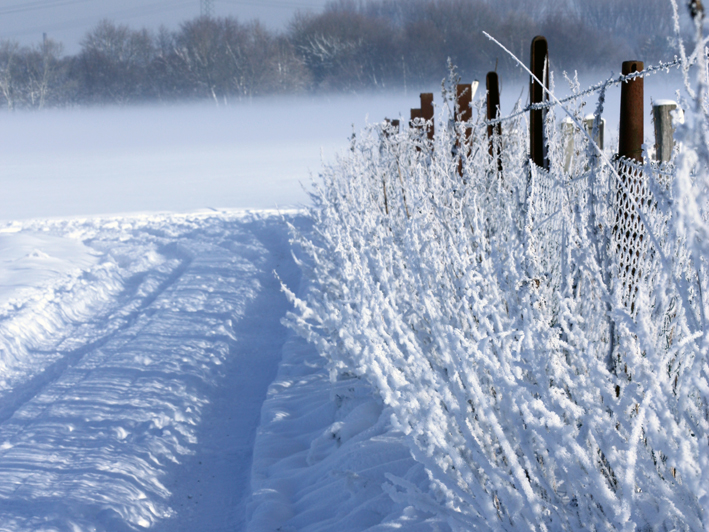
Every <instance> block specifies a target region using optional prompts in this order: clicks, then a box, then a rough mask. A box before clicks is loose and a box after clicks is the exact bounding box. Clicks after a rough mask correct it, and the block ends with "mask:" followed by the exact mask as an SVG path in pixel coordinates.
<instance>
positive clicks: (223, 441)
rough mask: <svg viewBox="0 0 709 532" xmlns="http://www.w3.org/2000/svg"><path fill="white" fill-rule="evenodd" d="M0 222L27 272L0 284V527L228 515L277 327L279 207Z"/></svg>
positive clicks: (238, 525) (206, 520)
mask: <svg viewBox="0 0 709 532" xmlns="http://www.w3.org/2000/svg"><path fill="white" fill-rule="evenodd" d="M292 218H293V220H294V221H295V222H296V223H299V220H300V218H298V217H297V216H295V217H292ZM4 229H5V232H4V233H2V236H3V239H2V241H3V247H4V251H5V253H6V254H7V255H10V254H12V255H13V256H14V257H15V259H14V271H15V272H18V271H20V270H21V269H22V267H23V265H24V266H29V267H31V269H32V270H34V271H36V272H37V274H36V276H35V277H34V278H33V282H32V283H29V284H32V286H27V284H28V283H25V282H24V281H22V280H19V281H18V277H17V276H15V277H14V278H13V277H12V276H8V278H7V279H6V280H4V281H5V283H4V285H3V287H2V290H3V292H2V296H3V301H2V312H1V317H0V331H1V332H0V338H1V339H2V346H1V349H2V350H1V351H0V375H2V380H0V405H1V406H0V530H3V531H5V530H12V531H24V530H134V529H141V528H142V527H148V526H155V529H158V530H195V531H196V530H227V529H231V530H240V529H242V528H243V525H244V523H243V505H242V504H241V501H243V500H244V498H245V497H246V496H247V495H248V492H249V478H250V463H251V453H252V449H253V441H254V437H255V431H256V427H257V425H258V421H259V419H260V410H261V404H262V402H263V399H264V398H265V395H266V390H267V387H268V385H269V384H270V383H271V381H272V380H273V378H274V377H275V375H276V370H277V367H278V363H279V361H280V358H281V346H282V345H283V343H284V341H285V338H286V330H285V329H284V328H283V327H282V326H281V324H280V322H279V320H280V317H281V316H282V315H283V313H284V312H285V309H286V301H285V299H284V298H283V297H282V296H281V293H280V291H279V286H278V283H277V281H276V279H275V277H274V276H273V273H272V272H273V271H274V270H275V271H277V272H278V273H279V275H280V276H281V277H282V278H283V279H284V280H285V281H286V282H288V283H290V284H297V282H298V277H299V273H298V270H297V269H296V267H295V266H294V264H293V262H292V260H291V258H290V256H289V253H288V247H287V244H286V241H285V238H286V232H285V230H284V226H283V222H282V220H281V219H280V218H279V217H277V216H266V215H261V216H247V215H243V214H234V213H232V214H228V213H219V214H211V215H210V214H204V215H191V216H143V217H135V218H125V217H124V218H113V219H94V220H84V221H82V220H71V221H61V222H30V223H25V224H21V225H20V224H17V223H15V224H11V225H7V226H6V227H5V228H4ZM44 244H47V245H44ZM7 255H6V256H7ZM7 262H8V263H11V262H13V261H12V259H8V260H7ZM13 279H14V280H13Z"/></svg>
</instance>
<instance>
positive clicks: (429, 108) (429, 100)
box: [421, 92, 435, 140]
mask: <svg viewBox="0 0 709 532" xmlns="http://www.w3.org/2000/svg"><path fill="white" fill-rule="evenodd" d="M421 118H423V119H424V120H426V121H427V122H429V121H430V122H431V125H430V126H428V131H427V132H428V140H433V134H434V130H435V128H434V125H433V93H432V92H424V93H421Z"/></svg>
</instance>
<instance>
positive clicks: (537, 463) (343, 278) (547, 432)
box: [289, 41, 709, 531]
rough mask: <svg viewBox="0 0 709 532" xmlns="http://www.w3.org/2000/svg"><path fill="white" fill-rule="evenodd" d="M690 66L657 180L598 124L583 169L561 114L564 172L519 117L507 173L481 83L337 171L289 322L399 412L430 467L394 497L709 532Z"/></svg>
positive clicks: (543, 521) (525, 523)
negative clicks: (619, 159) (459, 105)
mask: <svg viewBox="0 0 709 532" xmlns="http://www.w3.org/2000/svg"><path fill="white" fill-rule="evenodd" d="M699 42H701V41H699ZM698 49H700V50H703V44H702V45H701V46H699V47H698ZM690 63H693V64H695V66H694V67H693V68H692V69H689V67H687V76H688V79H693V77H696V78H697V81H696V82H692V83H688V85H687V94H688V100H687V101H684V102H683V107H684V108H685V109H686V110H687V121H686V125H684V126H680V127H679V129H678V132H677V137H678V139H679V140H680V141H681V143H682V147H681V149H680V150H678V153H677V154H676V157H675V159H674V161H673V164H672V165H670V166H666V167H663V168H658V167H657V166H656V165H652V164H647V165H646V166H645V167H644V169H643V172H644V177H643V178H642V183H643V184H642V185H640V184H638V183H637V182H634V181H633V180H632V177H631V176H630V174H629V173H622V172H621V173H620V175H619V174H618V172H617V170H616V168H612V167H610V166H609V165H608V164H605V163H604V162H603V159H602V158H600V157H598V156H597V155H596V152H595V151H594V149H593V148H592V147H588V148H587V140H586V139H585V137H584V136H583V135H582V134H581V133H580V132H577V133H576V134H575V144H574V145H575V146H576V154H575V155H576V156H575V158H574V162H573V164H572V165H571V168H570V170H569V171H568V172H565V171H564V169H563V164H564V158H563V143H564V142H565V141H564V139H562V137H561V135H560V133H559V131H560V128H559V125H558V124H557V123H556V118H555V115H554V114H553V113H549V114H548V115H547V117H548V118H547V134H548V138H549V158H550V162H551V166H550V171H549V172H548V173H546V172H544V171H539V170H536V169H531V168H530V165H529V163H528V161H527V145H528V139H527V131H528V126H527V123H526V118H525V116H524V115H522V116H520V117H519V118H518V119H515V120H511V121H507V122H505V123H504V124H503V127H502V135H501V136H500V137H496V138H495V139H494V142H495V144H496V146H499V147H500V148H501V153H502V172H498V171H497V164H496V162H495V161H494V160H493V158H492V157H491V156H490V155H489V152H488V140H487V125H486V123H485V121H484V108H483V100H477V101H476V102H474V104H473V107H474V109H473V111H474V113H473V114H474V118H473V120H472V121H471V122H470V123H469V124H467V125H463V124H456V125H455V127H453V126H449V127H448V128H446V127H444V126H442V125H441V122H442V121H441V120H439V121H438V123H437V129H436V139H435V141H434V142H433V143H429V142H428V141H425V140H423V139H422V137H421V135H420V133H419V132H418V130H417V129H415V128H411V129H406V130H404V131H402V132H401V133H399V132H395V131H393V130H387V129H386V127H385V126H383V125H374V126H372V127H370V128H368V129H367V130H365V131H364V132H363V133H362V134H361V135H360V136H359V137H358V138H357V139H356V140H355V141H353V143H352V145H351V150H350V151H349V152H348V153H346V154H344V155H342V156H341V157H340V159H339V160H338V161H337V163H336V164H334V165H331V166H329V167H327V168H326V169H325V171H324V172H323V174H322V179H323V184H322V186H320V187H318V188H316V192H315V193H314V195H313V202H314V206H313V208H312V216H313V217H314V219H315V222H316V226H315V234H316V237H315V238H313V239H310V240H308V239H306V238H303V237H298V238H296V240H297V241H298V242H299V244H300V246H301V247H302V248H303V249H304V250H305V251H306V252H307V256H308V259H307V261H306V262H307V268H306V270H307V275H310V276H311V277H312V285H311V289H310V291H309V293H308V294H307V296H306V297H305V299H304V300H299V299H296V298H295V297H294V296H293V295H291V296H292V298H293V301H294V302H295V304H296V311H295V312H294V313H291V314H290V316H289V320H290V324H291V326H292V327H293V328H295V329H296V330H297V331H298V332H299V333H300V334H302V335H303V336H305V337H306V338H308V339H309V340H311V341H312V342H314V343H315V344H316V345H317V346H318V348H319V350H320V352H321V354H322V355H324V356H325V357H327V359H328V361H329V367H330V370H331V376H332V378H333V379H338V378H340V377H341V376H343V375H346V376H351V375H352V374H354V375H357V376H359V377H360V378H363V379H366V380H368V381H369V382H370V383H371V384H372V385H373V386H374V387H375V388H376V389H377V390H378V392H379V393H380V395H381V397H382V399H383V401H384V403H385V404H386V405H387V406H388V407H390V408H391V411H392V412H393V414H392V416H393V417H392V420H393V423H394V426H395V427H396V428H398V429H399V430H401V431H402V432H403V433H405V434H406V438H407V444H408V446H409V449H410V451H411V453H412V455H413V457H414V458H415V459H416V460H417V461H419V462H420V463H421V464H423V465H424V466H425V468H426V471H427V474H428V476H429V479H430V483H429V488H428V489H427V490H425V491H422V490H420V489H419V488H417V487H416V486H413V485H411V484H409V483H408V482H406V481H405V480H403V479H401V478H397V477H396V476H395V475H389V476H388V480H389V484H388V486H387V490H388V492H389V494H390V495H391V496H392V497H393V498H394V499H395V500H397V501H400V502H403V503H405V504H408V505H412V506H415V507H416V508H418V509H420V510H424V511H428V512H434V513H436V514H438V515H440V516H445V517H446V518H447V520H448V523H449V525H450V526H451V528H452V529H453V530H461V531H462V530H465V531H470V530H579V529H588V530H634V529H638V530H709V510H707V509H708V508H709V365H708V359H707V355H708V351H709V338H707V333H709V321H708V312H709V306H708V305H707V303H708V301H707V296H706V294H707V289H709V275H708V272H707V257H709V187H708V185H709V138H708V136H707V128H708V127H709V104H708V103H707V97H706V94H707V91H706V80H705V77H704V72H705V64H704V60H703V58H702V57H701V54H699V55H697V54H695V55H694V56H691V57H690V58H689V59H688V62H687V64H688V65H689V64H690ZM693 72H694V73H693ZM448 87H450V82H449V84H448ZM450 94H451V91H450V90H446V88H445V87H444V91H443V96H444V100H445V102H446V104H445V106H446V107H447V110H448V116H451V114H452V113H454V112H455V111H454V109H453V108H452V106H453V103H452V101H451V98H450ZM602 111H603V96H601V98H600V99H599V102H598V104H597V112H598V113H601V112H602ZM571 112H572V114H575V115H576V117H577V118H580V116H581V112H582V106H581V104H580V103H579V104H578V106H577V107H576V108H574V109H571ZM439 115H440V113H439ZM466 127H469V128H472V129H471V132H470V141H469V147H468V149H460V148H458V147H457V145H458V144H459V141H458V139H461V138H463V137H464V136H465V128H466ZM605 155H606V157H609V156H610V153H607V154H605ZM645 160H646V161H648V160H649V155H648V154H647V153H646V154H645ZM459 164H460V165H461V168H462V172H460V173H459ZM628 172H630V171H628ZM624 195H625V196H624ZM628 196H630V197H631V198H633V199H631V200H629V199H628ZM638 211H639V213H638ZM626 215H627V218H626ZM628 219H634V220H635V221H634V222H632V223H633V224H634V225H632V226H631V223H630V222H628V221H627V220H628ZM631 228H632V230H631Z"/></svg>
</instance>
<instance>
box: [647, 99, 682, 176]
mask: <svg viewBox="0 0 709 532" xmlns="http://www.w3.org/2000/svg"><path fill="white" fill-rule="evenodd" d="M675 109H677V102H673V101H672V100H657V101H655V102H654V104H653V106H652V118H653V122H654V123H655V158H656V159H657V160H658V161H659V162H661V163H664V162H667V161H669V160H670V159H671V158H672V150H673V149H674V146H675V138H674V133H675V129H674V127H673V125H672V114H671V113H672V111H674V110H675Z"/></svg>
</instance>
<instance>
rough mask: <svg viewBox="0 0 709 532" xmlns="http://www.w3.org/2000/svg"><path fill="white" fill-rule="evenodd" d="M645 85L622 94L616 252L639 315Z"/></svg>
mask: <svg viewBox="0 0 709 532" xmlns="http://www.w3.org/2000/svg"><path fill="white" fill-rule="evenodd" d="M643 68H644V65H643V63H642V61H625V62H624V63H623V75H626V76H627V75H628V74H632V73H633V72H641V71H642V70H643ZM643 98H644V83H643V78H641V77H637V78H635V79H632V80H630V81H626V82H624V83H623V85H622V86H621V92H620V129H619V139H618V158H619V160H618V165H617V168H618V175H619V176H620V180H621V183H619V184H618V186H617V192H616V209H615V211H616V212H615V227H614V228H613V234H614V240H615V252H616V255H617V257H618V285H619V287H620V288H621V290H622V292H621V294H622V297H623V300H624V302H625V305H626V307H627V308H628V309H629V310H630V312H631V313H633V312H635V298H636V295H637V292H638V285H639V280H640V279H641V277H642V275H643V269H642V266H643V261H644V257H645V253H646V250H645V248H646V247H647V242H646V240H647V239H646V238H645V231H646V229H645V227H644V225H643V224H642V222H641V221H640V215H639V212H638V207H640V206H641V205H644V204H645V200H646V199H648V195H649V191H648V189H647V184H646V183H645V178H644V176H643V171H642V165H643V153H642V146H643V140H644V133H645V132H644V115H643V107H644V105H643Z"/></svg>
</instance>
